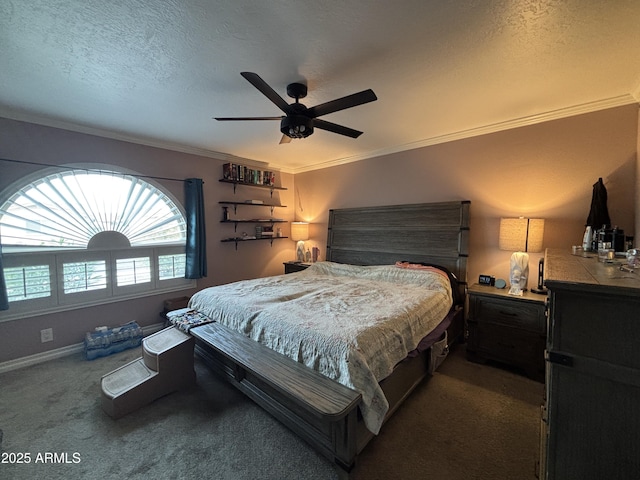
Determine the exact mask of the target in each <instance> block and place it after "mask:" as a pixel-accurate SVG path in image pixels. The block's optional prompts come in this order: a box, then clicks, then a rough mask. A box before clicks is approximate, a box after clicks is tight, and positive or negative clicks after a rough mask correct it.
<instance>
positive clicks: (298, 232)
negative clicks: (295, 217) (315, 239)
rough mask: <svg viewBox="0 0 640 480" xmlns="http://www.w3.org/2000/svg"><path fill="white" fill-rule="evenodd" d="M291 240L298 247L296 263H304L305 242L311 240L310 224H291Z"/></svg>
mask: <svg viewBox="0 0 640 480" xmlns="http://www.w3.org/2000/svg"><path fill="white" fill-rule="evenodd" d="M291 240H293V241H294V242H298V243H297V245H296V261H298V262H304V259H305V255H304V242H305V241H307V240H309V224H308V223H307V222H291Z"/></svg>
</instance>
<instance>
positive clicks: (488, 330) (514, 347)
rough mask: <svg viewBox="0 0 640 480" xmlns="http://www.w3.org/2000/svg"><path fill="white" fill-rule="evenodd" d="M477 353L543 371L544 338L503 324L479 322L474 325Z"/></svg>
mask: <svg viewBox="0 0 640 480" xmlns="http://www.w3.org/2000/svg"><path fill="white" fill-rule="evenodd" d="M474 327H475V328H474V330H475V332H474V337H475V338H476V342H477V347H476V351H477V353H479V354H481V355H488V356H489V357H491V358H495V359H496V360H500V361H503V362H506V363H511V364H514V365H519V366H529V365H530V366H534V367H535V368H536V369H537V370H538V371H540V372H542V371H544V355H542V354H541V352H542V351H543V350H544V346H545V338H544V337H542V336H540V335H538V334H535V333H526V332H522V330H520V329H517V328H514V327H508V326H504V325H501V326H500V325H496V324H491V323H479V324H477V325H476V326H474Z"/></svg>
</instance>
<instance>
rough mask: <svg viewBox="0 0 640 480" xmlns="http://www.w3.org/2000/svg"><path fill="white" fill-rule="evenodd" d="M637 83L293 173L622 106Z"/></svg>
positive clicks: (631, 99)
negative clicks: (606, 95)
mask: <svg viewBox="0 0 640 480" xmlns="http://www.w3.org/2000/svg"><path fill="white" fill-rule="evenodd" d="M639 98H640V86H639V87H638V89H637V90H636V91H635V92H634V93H633V94H625V95H619V96H617V97H612V98H607V99H604V100H598V101H595V102H588V103H583V104H580V105H574V106H571V107H566V108H561V109H558V110H553V111H550V112H545V113H539V114H536V115H529V116H527V117H521V118H516V119H513V120H507V121H505V122H498V123H493V124H490V125H485V126H482V127H477V128H470V129H467V130H461V131H459V132H454V133H448V134H445V135H439V136H435V137H430V138H425V139H423V140H419V141H417V142H411V143H406V144H404V145H398V146H395V147H391V148H385V149H381V150H376V151H372V152H368V153H365V154H362V155H354V156H350V157H344V158H338V159H335V160H330V161H327V162H321V163H316V164H314V165H308V166H306V167H300V168H297V169H294V171H293V172H292V173H293V174H296V173H303V172H309V171H313V170H320V169H322V168H328V167H334V166H337V165H344V164H346V163H352V162H357V161H360V160H366V159H369V158H374V157H380V156H383V155H390V154H393V153H399V152H404V151H407V150H414V149H417V148H422V147H428V146H431V145H438V144H440V143H447V142H453V141H456V140H463V139H465V138H471V137H477V136H480V135H487V134H490V133H496V132H501V131H504V130H511V129H513V128H519V127H525V126H529V125H535V124H538V123H543V122H549V121H552V120H559V119H562V118H567V117H572V116H575V115H582V114H585V113H592V112H596V111H599V110H606V109H608V108H614V107H621V106H625V105H629V104H633V103H640V100H638V99H639Z"/></svg>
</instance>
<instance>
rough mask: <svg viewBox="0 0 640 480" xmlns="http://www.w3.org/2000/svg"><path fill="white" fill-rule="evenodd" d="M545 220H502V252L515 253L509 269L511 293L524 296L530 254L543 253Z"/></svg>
mask: <svg viewBox="0 0 640 480" xmlns="http://www.w3.org/2000/svg"><path fill="white" fill-rule="evenodd" d="M543 237H544V219H542V218H524V217H519V218H501V219H500V239H499V246H500V250H509V251H512V252H514V253H513V254H512V255H511V261H510V269H509V282H510V285H511V287H510V289H509V293H510V294H512V295H522V293H523V292H524V291H525V290H526V289H527V281H528V279H529V253H528V252H534V253H535V252H540V251H542V239H543Z"/></svg>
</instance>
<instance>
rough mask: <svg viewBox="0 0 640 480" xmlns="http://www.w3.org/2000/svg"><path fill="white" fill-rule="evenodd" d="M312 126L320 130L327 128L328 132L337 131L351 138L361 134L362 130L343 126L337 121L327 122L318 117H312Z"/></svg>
mask: <svg viewBox="0 0 640 480" xmlns="http://www.w3.org/2000/svg"><path fill="white" fill-rule="evenodd" d="M313 126H314V127H315V128H319V129H321V130H327V131H328V132H333V133H338V134H340V135H345V136H347V137H351V138H358V137H359V136H360V135H362V132H360V131H358V130H354V129H353V128H349V127H343V126H342V125H338V124H337V123H331V122H327V121H326V120H320V119H319V118H314V119H313Z"/></svg>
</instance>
